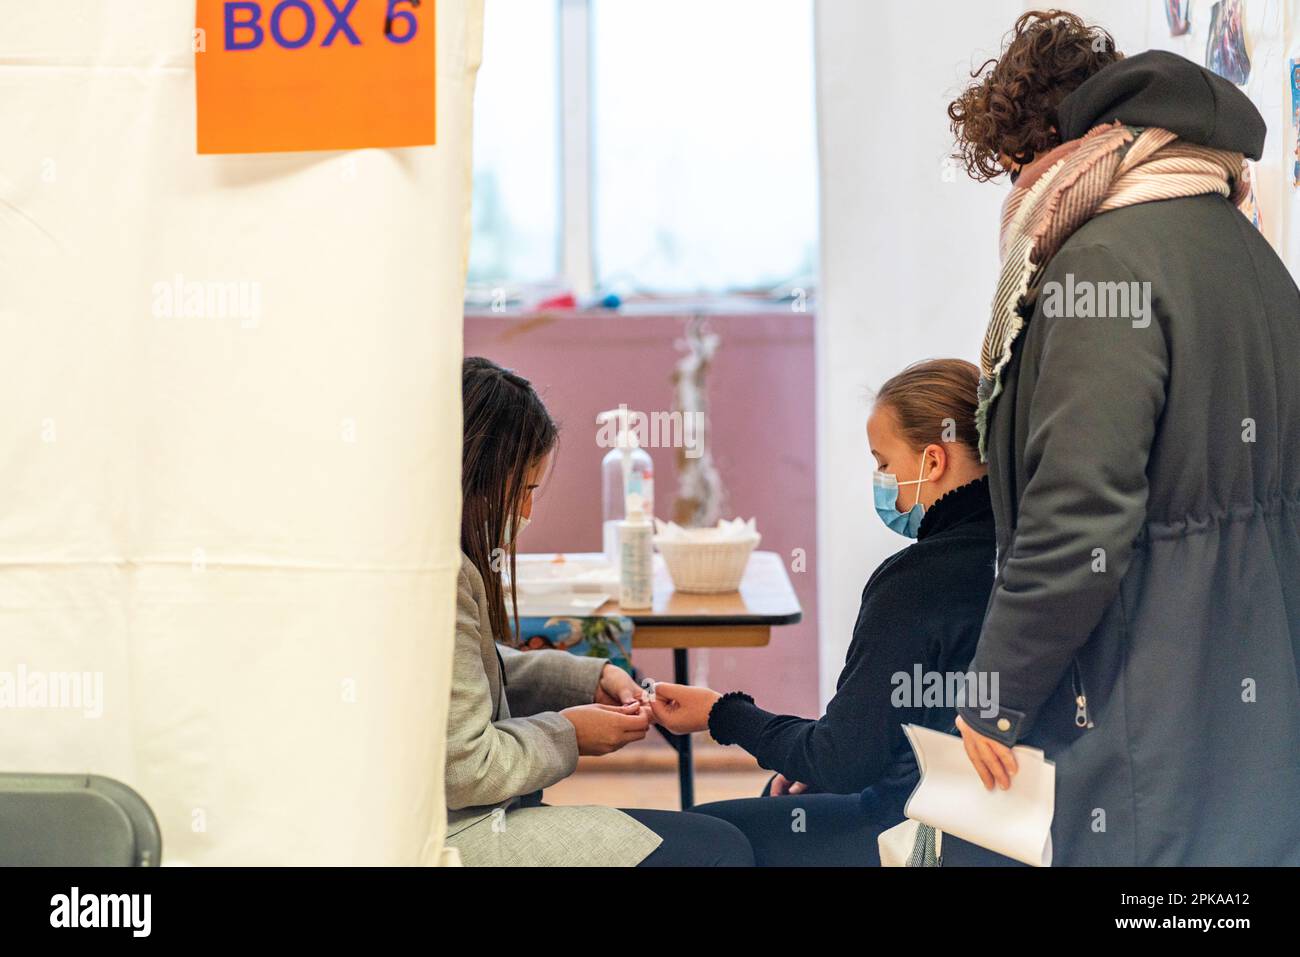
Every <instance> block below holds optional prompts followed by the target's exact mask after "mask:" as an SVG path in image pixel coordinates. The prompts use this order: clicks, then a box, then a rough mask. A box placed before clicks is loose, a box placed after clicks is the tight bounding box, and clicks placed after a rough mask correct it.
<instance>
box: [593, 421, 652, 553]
mask: <svg viewBox="0 0 1300 957" xmlns="http://www.w3.org/2000/svg"><path fill="white" fill-rule="evenodd" d="M634 414H635V413H632V412H629V411H628V408H627V406H626V405H620V406H619V407H618V408H617V409H609V410H608V411H605V412H602V413H600V415H598V416H596V422H597V423H599V424H600V425H601V426H602V428H601V431H600V433H599V435H598V437H597V438H598V441H600V442H601V444H604V445H606V446H608V448H609V452H608V453H606V455H605V457H604V459H602V460H601V463H600V475H601V478H600V484H601V500H602V501H601V510H602V517H603V520H604V521H603V524H602V525H601V548H602V549H603V550H604V552H605V560H606V561H608V562H609V564H610V565H611V566H612V567H613V568H614V569H615V571H617V570H618V555H619V549H618V523H619V522H621V521H622V520H623V519H624V518H626V517H627V507H626V506H627V497H628V496H629V495H640V496H641V502H642V508H644V509H645V513H646V517H647V518H649V519H650V520H651V521H653V519H654V514H655V479H654V463H653V462H651V460H650V456H649V454H647V452H646V451H645V449H643V448H641V443H640V441H639V439H638V438H637V431H636V429H634V428H632V416H633V415H634Z"/></svg>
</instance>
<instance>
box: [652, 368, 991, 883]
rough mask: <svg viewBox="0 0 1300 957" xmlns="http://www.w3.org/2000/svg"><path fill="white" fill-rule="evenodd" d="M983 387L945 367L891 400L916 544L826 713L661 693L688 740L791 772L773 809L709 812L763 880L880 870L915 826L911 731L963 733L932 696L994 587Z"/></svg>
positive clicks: (884, 457)
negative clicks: (887, 846) (896, 838)
mask: <svg viewBox="0 0 1300 957" xmlns="http://www.w3.org/2000/svg"><path fill="white" fill-rule="evenodd" d="M978 385H979V372H978V370H977V369H976V368H975V367H974V366H973V365H971V364H970V363H969V362H964V361H962V360H960V359H936V360H933V361H930V362H921V363H917V364H916V365H913V366H910V367H908V368H907V369H904V370H903V371H902V372H901V373H899V374H898V375H896V376H894V377H893V378H892V379H890V380H889V381H888V382H886V383H885V384H884V385H883V386H881V388H880V391H879V393H878V394H877V395H876V401H875V406H874V408H873V410H872V413H871V417H870V418H869V419H868V421H867V436H868V438H869V440H870V442H871V452H872V455H874V456H875V458H876V464H877V466H878V469H877V471H876V474H875V476H874V478H873V481H872V492H873V496H874V508H875V510H876V512H877V514H878V515H879V516H880V518H881V520H882V521H884V523H885V524H886V525H887V526H888V527H889V528H891V529H893V530H894V531H896V532H898V533H899V534H901V535H904V536H906V537H907V538H914V539H916V542H915V543H914V544H912V545H910V546H908V547H907V548H904V549H903V550H902V551H899V552H897V553H896V554H894V555H891V556H890V557H889V558H887V559H885V561H884V562H882V563H881V565H880V567H879V568H877V569H876V570H875V571H874V572H873V573H872V574H871V578H870V579H869V580H868V581H867V585H866V588H864V589H863V591H862V607H861V610H860V611H859V612H858V621H857V624H856V625H855V626H854V628H853V640H852V642H851V643H850V644H849V651H848V655H847V658H846V660H845V662H844V670H843V671H842V672H841V673H840V678H839V681H838V682H837V684H836V688H835V697H833V698H832V699H831V701H830V703H829V704H828V705H827V706H826V714H824V715H823V716H822V717H820V718H800V717H796V716H795V715H782V714H773V713H771V712H769V711H765V710H763V708H761V707H759V705H758V704H756V703H755V702H754V699H753V698H751V697H750V696H749V695H747V694H743V693H740V692H731V693H729V694H726V695H719V694H718V693H717V692H716V691H712V690H710V689H708V688H700V687H692V686H687V685H676V684H668V683H667V682H661V683H659V684H657V685H656V686H655V700H654V702H653V704H652V707H653V709H654V715H655V720H656V721H657V722H658V723H659V724H661V725H663V726H664V727H666V728H668V729H669V730H670V731H676V732H679V733H689V732H691V731H703V730H705V728H707V729H708V730H709V731H710V732H712V734H713V737H714V738H715V739H717V740H718V741H719V742H720V743H722V744H735V745H739V746H740V747H742V748H744V749H745V750H746V751H748V752H749V753H750V754H752V755H754V757H756V758H757V759H758V763H759V764H760V765H762V766H763V767H765V768H767V769H769V770H772V771H776V772H777V774H776V775H775V777H773V779H772V781H771V784H770V785H769V788H768V793H767V794H766V795H765V796H763V797H757V798H746V799H741V800H736V801H719V802H717V803H714V804H702V805H699V806H697V807H695V808H694V809H693V810H695V811H696V812H698V813H700V814H709V815H712V816H714V817H718V818H722V819H723V820H725V821H730V822H731V823H732V824H734V825H735V826H736V827H738V828H739V829H740V830H741V831H742V832H744V834H745V836H746V837H747V838H748V839H749V842H750V844H751V845H752V846H753V848H754V859H755V861H756V862H757V863H758V864H760V865H765V866H772V865H807V864H815V865H876V864H879V863H880V858H879V855H878V851H877V841H876V838H877V836H878V835H879V834H880V832H881V831H883V830H885V829H886V828H888V827H891V826H893V825H894V824H897V823H899V822H900V821H902V820H903V805H904V804H905V803H906V801H907V797H908V795H909V794H911V792H912V789H913V787H915V785H916V782H917V780H918V773H917V768H916V759H915V758H914V757H913V755H912V749H911V747H910V746H909V745H908V743H907V738H906V737H905V735H904V733H903V725H904V724H907V723H912V724H919V725H923V726H925V727H927V728H933V729H934V730H937V731H950V730H951V729H952V725H953V719H954V718H955V717H956V710H955V704H956V702H955V701H952V702H949V701H945V700H943V698H942V697H940V696H937V695H935V694H934V692H935V691H936V690H937V686H936V685H933V684H932V685H930V686H928V687H927V686H926V685H925V682H926V681H927V680H929V679H930V678H931V676H939V677H940V678H942V679H943V686H947V685H948V684H949V682H948V678H949V677H950V676H956V675H964V674H965V672H966V667H967V665H968V664H969V663H970V659H971V655H972V654H973V653H974V650H975V642H976V640H977V639H978V637H979V630H980V621H981V620H982V618H983V614H984V606H985V605H986V604H987V603H988V598H989V590H990V589H991V588H992V587H993V511H992V509H991V508H990V506H989V492H988V479H987V478H985V476H984V467H983V466H982V465H981V464H980V462H979V453H978V451H977V447H976V436H975V403H976V389H977V388H978ZM864 493H865V489H864ZM865 497H866V496H865V494H864V500H865ZM918 673H919V674H918ZM918 679H919V681H918ZM918 685H919V686H918ZM985 690H986V691H987V690H988V689H987V688H986V689H985ZM796 815H802V827H800V828H792V827H791V822H792V820H795V816H796Z"/></svg>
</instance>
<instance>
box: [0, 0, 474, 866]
mask: <svg viewBox="0 0 1300 957" xmlns="http://www.w3.org/2000/svg"><path fill="white" fill-rule="evenodd" d="M193 9H194V5H193V3H190V2H182V0H171V2H168V3H148V4H140V3H136V2H130V0H57V2H55V0H46V2H42V3H28V2H20V0H3V2H0V22H3V23H4V28H3V30H0V129H3V130H4V148H3V150H2V151H0V332H2V333H3V352H4V356H5V363H4V374H3V375H0V408H3V415H0V705H3V706H0V768H3V769H4V770H24V771H75V772H95V773H100V774H106V775H111V776H113V777H115V778H119V779H121V780H123V781H125V782H126V783H128V784H130V785H131V786H132V787H134V788H136V789H137V790H138V791H139V792H140V793H141V794H142V795H144V797H145V798H146V800H148V802H149V804H150V805H151V806H152V807H153V809H154V812H155V814H157V816H158V818H159V820H160V822H161V825H162V830H163V839H164V851H163V859H164V863H167V864H433V863H438V862H439V861H440V859H441V858H442V838H443V829H444V825H443V818H444V813H443V811H444V808H443V782H442V765H443V747H444V731H445V723H446V711H447V698H448V681H449V671H450V663H451V642H452V638H451V635H452V625H453V613H454V594H453V590H454V576H455V574H456V569H457V565H458V560H457V555H458V549H457V542H458V523H459V518H458V509H459V504H458V502H459V495H458V488H459V468H460V466H459V461H460V457H459V448H460V398H459V394H460V389H459V382H460V379H459V367H460V357H461V296H462V283H463V277H464V266H465V256H466V248H467V240H468V235H467V230H468V223H469V220H468V207H469V192H470V155H469V150H470V124H471V101H472V95H473V81H474V74H475V70H476V69H477V66H478V59H479V51H480V48H481V42H480V41H481V29H482V5H481V2H457V3H439V4H438V5H437V17H438V22H437V37H438V90H437V97H438V137H439V142H438V145H437V146H436V147H422V148H413V149H399V150H361V151H356V152H315V153H300V154H270V155H245V156H198V155H196V154H195V140H194V131H195V117H194V110H195V107H194V68H193V55H192V53H191V49H190V43H191V39H190V37H191V32H192V28H193Z"/></svg>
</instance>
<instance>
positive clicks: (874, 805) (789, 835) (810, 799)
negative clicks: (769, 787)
mask: <svg viewBox="0 0 1300 957" xmlns="http://www.w3.org/2000/svg"><path fill="white" fill-rule="evenodd" d="M895 803H896V802H894V801H888V800H880V799H878V798H877V797H876V796H875V795H874V794H873V793H872V791H871V790H870V789H868V791H867V792H866V793H865V794H793V795H791V794H785V795H781V796H780V797H757V798H739V799H737V800H734V801H715V802H714V803H712V804H700V805H697V806H696V807H695V808H694V809H693V810H694V811H695V812H696V813H698V814H707V815H710V816H711V817H716V818H720V819H721V820H723V821H727V822H729V823H731V824H734V825H735V826H736V827H737V828H739V829H740V831H741V832H742V833H743V834H744V835H745V837H747V838H748V839H749V843H750V846H751V847H753V849H754V863H756V864H757V865H758V866H759V867H879V866H880V848H879V845H878V844H877V843H876V839H877V838H878V837H879V836H880V833H881V831H884V830H887V829H888V828H891V827H893V826H894V825H895V824H897V823H899V821H901V820H902V819H903V815H902V814H901V813H900V812H899V811H898V809H897V808H896V807H895V806H894V805H895Z"/></svg>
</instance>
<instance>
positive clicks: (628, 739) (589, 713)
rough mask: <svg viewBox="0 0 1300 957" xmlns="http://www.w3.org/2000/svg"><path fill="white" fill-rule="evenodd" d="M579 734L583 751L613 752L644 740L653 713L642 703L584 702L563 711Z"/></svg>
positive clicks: (579, 749)
mask: <svg viewBox="0 0 1300 957" xmlns="http://www.w3.org/2000/svg"><path fill="white" fill-rule="evenodd" d="M560 714H561V715H563V716H564V717H565V718H567V719H568V721H569V724H571V725H573V730H574V731H576V732H577V734H578V753H579V754H609V753H610V752H611V751H617V750H618V749H619V748H621V747H623V745H625V744H631V743H632V742H633V741H640V740H641V739H642V738H644V737H645V733H646V731H647V730H648V729H649V727H650V715H649V714H648V713H647V712H646V710H645V708H644V707H643V706H642V705H641V704H640V703H638V702H633V703H632V704H625V705H618V706H615V705H612V704H580V705H578V706H577V707H573V708H565V709H564V710H563V711H561V712H560Z"/></svg>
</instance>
